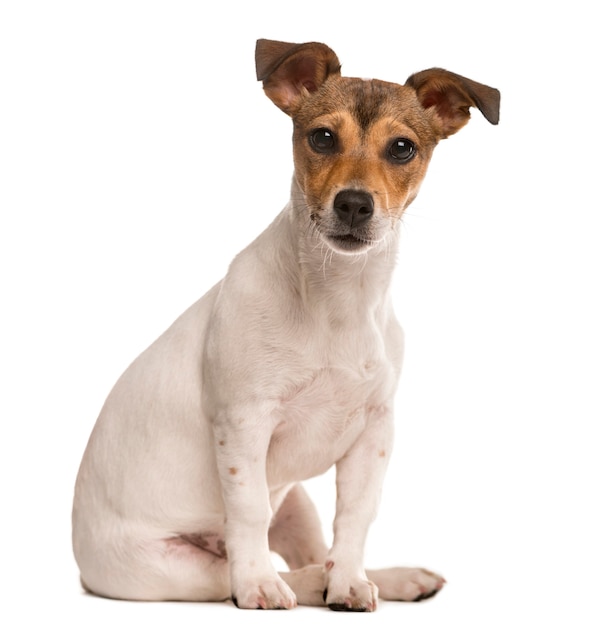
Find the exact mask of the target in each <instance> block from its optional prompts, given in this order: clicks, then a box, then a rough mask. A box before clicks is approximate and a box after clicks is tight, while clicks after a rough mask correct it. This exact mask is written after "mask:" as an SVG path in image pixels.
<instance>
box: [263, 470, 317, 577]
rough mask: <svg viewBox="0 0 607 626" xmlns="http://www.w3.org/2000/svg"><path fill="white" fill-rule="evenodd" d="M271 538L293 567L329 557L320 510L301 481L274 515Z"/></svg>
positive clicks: (269, 536)
mask: <svg viewBox="0 0 607 626" xmlns="http://www.w3.org/2000/svg"><path fill="white" fill-rule="evenodd" d="M268 539H269V542H270V550H272V551H273V552H276V553H277V554H279V555H280V556H281V557H282V558H283V559H284V561H285V563H286V564H287V565H288V566H289V569H291V570H294V569H299V568H301V567H304V566H306V565H310V564H312V563H324V561H325V559H326V558H327V553H328V548H327V545H326V543H325V540H324V538H323V534H322V528H321V524H320V519H319V517H318V513H317V512H316V508H315V506H314V503H313V502H312V500H311V499H310V497H309V496H308V494H307V493H306V491H305V490H304V488H303V486H302V485H301V484H300V483H297V484H296V485H294V486H293V487H292V488H291V490H290V491H289V492H288V493H287V495H286V497H285V499H284V500H283V502H282V504H281V505H280V508H279V509H278V511H277V512H276V514H275V515H274V518H273V520H272V525H271V526H270V531H269V533H268Z"/></svg>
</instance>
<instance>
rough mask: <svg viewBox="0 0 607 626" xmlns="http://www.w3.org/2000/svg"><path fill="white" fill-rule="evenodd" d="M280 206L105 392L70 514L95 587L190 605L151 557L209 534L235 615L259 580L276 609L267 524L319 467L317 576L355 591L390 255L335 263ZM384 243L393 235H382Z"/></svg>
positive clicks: (393, 339) (382, 426) (382, 453)
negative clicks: (219, 549)
mask: <svg viewBox="0 0 607 626" xmlns="http://www.w3.org/2000/svg"><path fill="white" fill-rule="evenodd" d="M294 188H295V192H294V193H295V194H297V185H296V183H294ZM294 206H301V203H299V202H297V203H291V204H289V205H288V206H287V207H286V208H285V209H284V211H283V212H282V213H281V214H280V215H279V216H278V217H277V219H276V220H275V221H274V222H273V223H272V224H271V225H270V226H269V227H268V229H267V230H266V231H265V232H264V233H263V234H262V235H261V236H259V237H258V238H257V239H256V240H255V241H254V242H253V243H252V244H251V245H250V246H249V247H247V248H246V249H245V250H244V251H243V252H241V253H240V254H239V255H238V256H237V257H236V259H235V260H234V261H233V263H232V264H231V266H230V268H229V271H228V273H227V275H226V277H225V278H224V279H223V280H222V281H221V282H220V283H219V284H217V285H215V286H214V287H213V288H212V289H211V290H210V291H209V292H208V293H207V294H206V295H205V296H203V298H201V299H200V300H199V301H198V302H197V303H195V304H194V305H193V306H192V307H191V308H190V309H188V310H187V311H186V312H185V313H184V314H183V315H182V316H181V317H180V318H179V319H178V320H177V321H176V322H175V323H174V324H173V325H172V326H171V327H170V328H169V329H168V330H167V331H166V332H165V333H164V334H163V335H162V336H161V337H160V338H159V339H158V340H157V341H156V342H155V343H154V344H153V345H152V346H150V347H149V348H148V349H147V350H146V351H145V352H144V353H143V354H141V355H140V356H139V357H138V358H137V359H136V360H135V361H134V363H133V364H132V365H131V366H130V367H129V368H128V369H127V371H126V372H125V373H124V374H123V376H122V377H121V378H120V379H119V381H118V382H117V384H116V386H115V387H114V389H113V391H112V392H111V394H110V396H109V397H108V399H107V401H106V403H105V406H104V407H103V410H102V412H101V415H100V417H99V419H98V421H97V424H96V426H95V429H94V431H93V434H92V436H91V439H90V442H89V445H88V447H87V450H86V453H85V455H84V458H83V461H82V467H81V470H80V473H79V476H78V481H77V486H76V496H75V503H74V549H75V555H76V558H77V561H78V563H79V566H80V568H81V572H82V577H83V581H84V583H85V584H86V586H87V587H88V588H89V589H91V590H93V591H95V592H96V593H99V594H101V595H107V596H112V597H123V598H158V599H161V598H171V597H186V598H187V597H195V596H197V593H196V592H195V591H193V590H191V591H189V592H185V590H183V589H180V585H182V583H183V581H181V582H180V581H174V580H172V578H171V574H170V572H168V571H167V570H168V569H170V567H169V561H170V559H167V557H166V555H167V552H169V551H170V550H173V551H174V552H175V553H176V554H178V557H176V558H175V561H176V562H175V564H174V566H172V567H174V569H176V570H178V569H179V564H178V563H177V561H178V560H179V559H180V560H183V561H187V560H188V559H190V560H196V559H198V558H200V556H201V555H200V554H198V553H202V555H203V558H207V557H209V556H210V557H211V559H214V560H215V561H217V560H219V559H218V558H216V557H214V556H213V554H212V553H211V552H209V551H208V549H207V550H200V549H199V548H197V547H194V546H190V544H188V543H186V542H181V541H174V544H172V543H171V542H167V540H168V539H174V538H177V537H180V536H183V535H187V536H189V535H202V536H205V537H206V538H207V541H209V540H210V542H211V543H213V542H215V543H216V542H217V540H219V541H221V540H222V539H224V538H225V541H226V543H227V546H228V553H229V557H230V558H229V560H230V563H231V569H230V579H231V591H230V593H232V594H233V595H235V596H236V597H237V598H238V602H239V605H247V604H248V603H254V604H256V603H257V601H258V598H257V596H258V595H259V593H258V587H259V586H260V582H259V581H260V580H261V581H262V582H261V586H262V587H263V588H264V589H265V588H266V587H271V586H272V585H276V586H277V587H278V588H279V590H278V591H277V593H278V596H279V600H278V602H279V603H283V604H285V605H287V606H290V605H291V604H293V603H294V598H293V597H292V594H291V592H290V591H289V590H288V588H287V587H286V585H285V584H284V583H283V582H282V581H281V580H280V578H278V577H277V575H276V573H275V572H274V570H273V568H272V566H271V563H270V556H269V552H268V549H267V539H266V537H267V533H268V527H269V526H270V523H271V520H272V516H273V514H274V513H275V512H276V511H277V510H278V508H279V507H280V505H281V502H282V500H283V499H284V497H285V495H286V493H287V492H288V491H289V489H290V488H291V487H292V486H293V485H295V484H296V483H298V482H299V481H302V480H305V479H307V478H310V477H312V476H316V475H318V474H321V473H323V472H325V471H326V470H327V469H328V468H330V467H331V466H333V465H334V464H336V465H337V481H338V500H337V515H336V520H335V542H334V545H333V548H332V549H331V551H330V553H329V554H328V556H327V559H328V560H329V561H330V562H331V563H335V565H334V566H333V567H331V570H330V571H329V572H328V574H329V575H330V576H332V577H334V578H335V580H336V581H339V580H341V578H343V579H344V581H346V582H344V583H343V584H342V585H343V586H344V587H347V588H346V589H345V592H344V593H345V594H346V595H348V592H349V589H350V587H352V580H351V579H352V577H353V576H354V578H356V579H361V580H364V574H363V573H362V550H363V546H364V539H365V535H366V531H367V528H368V526H369V524H370V522H371V520H372V518H373V516H374V515H375V512H376V507H377V502H378V499H379V493H380V490H381V482H382V478H383V474H384V470H385V466H386V463H387V461H388V458H389V453H390V449H391V445H392V398H393V395H394V391H395V385H396V381H397V378H398V374H399V369H400V362H401V357H402V335H401V330H400V328H399V326H398V324H397V322H396V319H395V317H394V314H393V311H392V307H391V304H390V300H389V297H388V287H389V279H390V274H391V271H392V268H393V266H394V262H395V258H394V257H395V250H396V248H397V245H396V242H391V241H389V240H388V239H386V240H384V241H383V242H382V243H381V244H380V245H377V246H376V247H375V248H373V249H371V250H369V251H367V252H366V253H363V254H359V255H342V254H338V253H334V252H332V251H330V250H328V248H327V246H326V245H325V244H324V243H322V242H321V241H320V240H319V238H318V235H317V234H316V233H315V232H314V231H313V230H311V229H310V228H308V227H304V225H303V223H302V222H303V221H304V220H306V219H307V218H306V216H305V215H303V214H302V211H301V210H300V211H297V210H296V209H294ZM377 219H386V218H381V217H379V218H377ZM397 237H398V229H397V228H392V230H391V233H390V235H389V238H390V239H396V238H397ZM220 442H221V445H220ZM226 517H227V521H226V522H225V524H224V519H226ZM211 549H212V546H211ZM180 551H181V552H183V554H181V553H180ZM100 554H102V555H103V557H102V558H101V559H100V558H99V555H100ZM313 556H316V555H313ZM323 556H324V555H323ZM323 562H324V561H323ZM252 563H254V565H251V564H252ZM176 575H177V576H178V574H176ZM196 583H198V580H192V581H191V585H190V586H192V587H195V586H196ZM362 584H363V585H367V583H366V581H365V582H363V583H362ZM203 587H204V586H203ZM250 589H252V591H249V590H250ZM210 591H211V594H210V595H211V597H210V598H209V599H221V597H212V596H213V595H214V594H215V592H216V590H215V589H211V590H210ZM223 593H224V595H225V594H227V591H226V590H224V591H223ZM267 593H268V595H270V596H272V595H273V592H272V591H271V590H269V591H268V592H267ZM192 594H193V595H192ZM251 594H252V597H251V598H249V595H251ZM203 595H204V594H203ZM202 599H206V598H202Z"/></svg>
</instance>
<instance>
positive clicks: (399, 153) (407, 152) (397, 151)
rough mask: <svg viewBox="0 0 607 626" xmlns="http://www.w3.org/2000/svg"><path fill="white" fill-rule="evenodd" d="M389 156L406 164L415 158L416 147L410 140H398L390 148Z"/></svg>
mask: <svg viewBox="0 0 607 626" xmlns="http://www.w3.org/2000/svg"><path fill="white" fill-rule="evenodd" d="M388 154H389V155H390V156H391V157H392V158H393V159H396V160H397V161H400V162H401V163H404V162H406V161H409V160H410V159H412V158H413V157H414V156H415V145H414V144H413V142H412V141H410V140H409V139H404V138H401V139H397V140H396V141H394V142H393V143H392V144H390V147H389V148H388Z"/></svg>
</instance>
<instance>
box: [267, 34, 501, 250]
mask: <svg viewBox="0 0 607 626" xmlns="http://www.w3.org/2000/svg"><path fill="white" fill-rule="evenodd" d="M256 64H257V77H258V79H259V80H263V86H264V90H265V92H266V94H267V95H268V97H269V98H270V99H271V100H272V101H273V102H274V104H276V106H278V107H279V108H280V109H282V110H283V111H285V112H286V113H287V114H289V115H290V116H291V118H292V119H293V125H294V134H293V151H294V160H295V179H296V181H297V184H298V185H299V188H300V190H301V192H302V195H303V200H304V203H305V207H296V208H297V209H299V210H302V209H305V210H306V211H307V212H308V214H309V219H310V224H311V225H312V226H313V228H314V229H315V230H316V232H317V233H318V234H319V235H320V237H321V239H322V240H323V241H324V242H325V243H326V244H328V245H329V246H330V248H332V249H333V250H335V251H336V252H341V253H344V254H360V253H364V252H366V251H367V250H369V249H370V248H372V247H375V246H378V245H380V244H381V243H382V242H384V241H385V240H386V239H387V236H388V234H389V233H390V232H391V231H392V230H394V228H395V226H396V225H397V224H398V222H399V220H400V218H401V217H402V215H403V212H404V210H405V209H406V208H407V206H408V205H409V204H410V203H411V202H412V201H413V199H414V198H415V197H416V195H417V193H418V191H419V188H420V185H421V182H422V180H423V178H424V175H425V173H426V169H427V167H428V163H429V161H430V157H431V156H432V151H433V150H434V147H435V146H436V144H437V143H438V141H439V140H440V139H443V138H445V137H448V136H449V135H451V134H453V133H455V132H456V131H458V130H459V129H460V128H461V127H462V126H464V124H466V123H467V121H468V119H469V118H470V110H469V109H470V107H471V106H475V107H477V108H478V109H480V111H481V112H482V113H483V115H484V116H485V117H486V118H487V119H488V120H489V121H490V122H491V123H492V124H497V122H498V119H499V100H500V95H499V92H498V91H497V90H496V89H492V88H491V87H487V86H486V85H482V84H480V83H476V82H474V81H471V80H470V79H468V78H464V77H463V76H459V75H457V74H453V73H452V72H448V71H446V70H442V69H431V70H425V71H423V72H418V73H417V74H413V75H412V76H410V77H409V79H408V80H407V82H406V83H405V84H404V85H397V84H395V83H388V82H384V81H380V80H362V79H359V78H344V77H342V76H341V74H340V64H339V60H338V59H337V56H336V55H335V53H334V52H333V50H331V48H329V47H328V46H326V45H324V44H321V43H314V42H312V43H306V44H290V43H284V42H279V41H268V40H265V39H260V40H259V41H258V42H257V49H256Z"/></svg>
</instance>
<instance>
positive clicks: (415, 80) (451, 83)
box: [405, 68, 500, 139]
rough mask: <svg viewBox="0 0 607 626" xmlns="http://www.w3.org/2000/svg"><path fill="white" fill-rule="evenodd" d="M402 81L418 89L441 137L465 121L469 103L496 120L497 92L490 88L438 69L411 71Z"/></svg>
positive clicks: (498, 110) (490, 119) (494, 121)
mask: <svg viewBox="0 0 607 626" xmlns="http://www.w3.org/2000/svg"><path fill="white" fill-rule="evenodd" d="M405 84H406V85H408V86H409V87H412V88H413V89H415V91H416V92H417V98H418V100H419V101H420V103H421V105H422V106H423V107H424V108H425V109H427V110H428V112H429V113H430V114H431V116H432V122H433V124H434V126H435V128H436V130H437V132H438V133H439V136H440V138H441V139H443V138H445V137H448V136H449V135H452V134H453V133H455V132H457V131H458V130H459V129H460V128H461V127H462V126H464V125H465V124H466V123H467V122H468V120H469V119H470V107H471V106H474V107H476V108H477V109H479V111H480V112H481V113H482V114H483V115H484V116H485V118H486V119H487V120H488V121H489V122H491V123H492V124H497V123H498V122H499V115H500V92H499V91H498V90H497V89H493V87H487V85H482V84H481V83H477V82H475V81H473V80H470V79H469V78H464V77H463V76H459V75H458V74H454V73H453V72H448V71H447V70H442V69H439V68H434V69H431V70H424V71H423V72H418V73H417V74H413V75H412V76H410V77H409V78H408V80H407V82H406V83H405Z"/></svg>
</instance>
